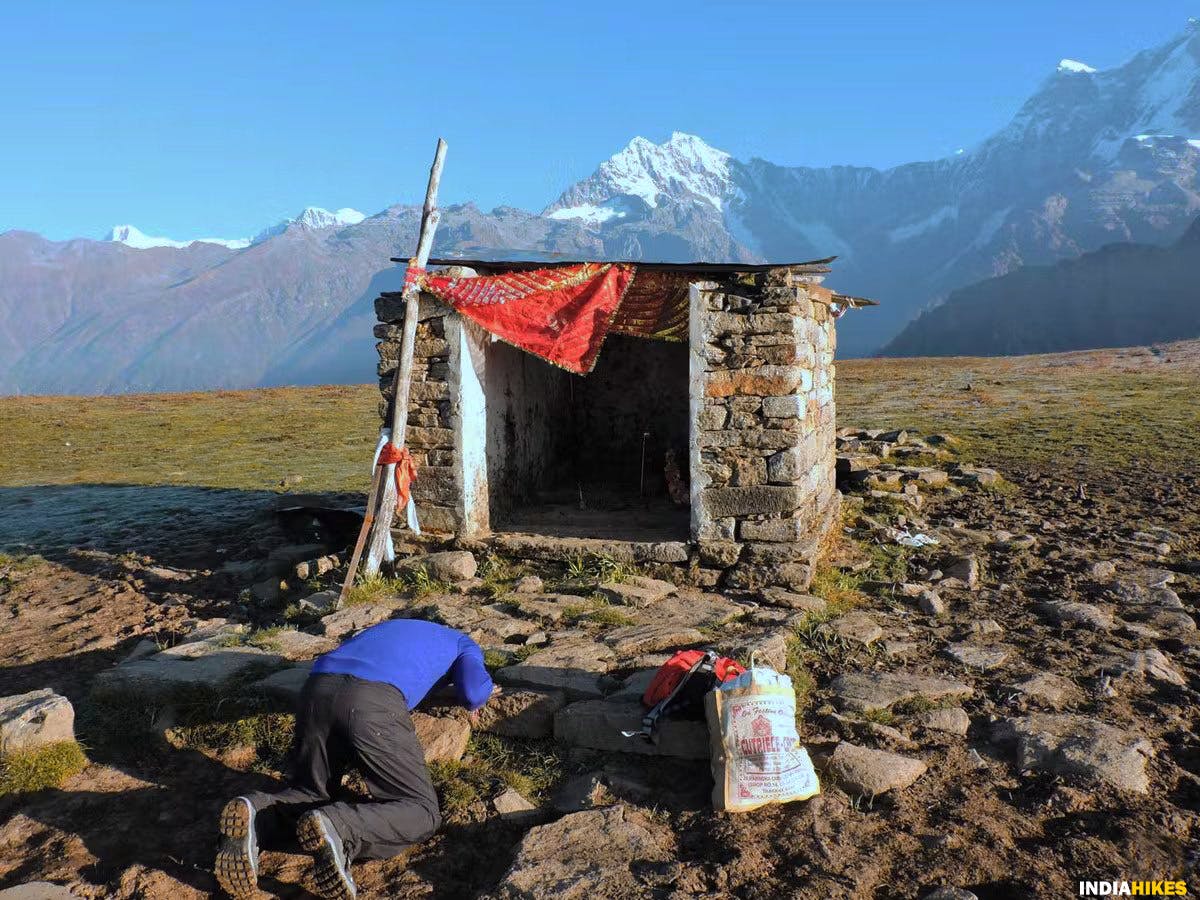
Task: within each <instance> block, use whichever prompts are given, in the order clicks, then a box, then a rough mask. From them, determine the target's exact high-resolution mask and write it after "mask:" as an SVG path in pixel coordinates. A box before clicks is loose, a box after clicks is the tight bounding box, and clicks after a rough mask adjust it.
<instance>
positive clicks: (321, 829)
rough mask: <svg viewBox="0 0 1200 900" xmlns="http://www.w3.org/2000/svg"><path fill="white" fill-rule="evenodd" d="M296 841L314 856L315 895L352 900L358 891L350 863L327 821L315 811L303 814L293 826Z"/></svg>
mask: <svg viewBox="0 0 1200 900" xmlns="http://www.w3.org/2000/svg"><path fill="white" fill-rule="evenodd" d="M296 838H297V839H298V840H299V841H300V846H301V847H303V848H304V849H305V850H307V851H308V852H309V853H311V854H312V855H313V862H314V866H313V877H314V878H315V880H316V882H317V893H318V894H320V895H321V896H322V897H330V898H333V900H354V898H355V897H357V896H358V889H357V888H356V887H355V886H354V879H353V878H351V877H350V860H348V859H347V858H346V848H345V846H344V845H343V844H342V839H341V838H340V837H339V836H338V833H337V829H336V828H334V827H333V823H332V822H330V821H329V818H328V817H327V816H326V815H325V814H324V813H323V812H321V811H320V810H317V809H314V810H312V811H311V812H306V813H305V814H304V815H303V816H301V817H300V821H299V822H298V823H297V824H296Z"/></svg>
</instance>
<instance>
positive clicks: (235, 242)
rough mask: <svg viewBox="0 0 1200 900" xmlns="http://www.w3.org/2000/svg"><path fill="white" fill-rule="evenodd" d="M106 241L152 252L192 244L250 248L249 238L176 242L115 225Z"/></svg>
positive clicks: (134, 228) (133, 228)
mask: <svg viewBox="0 0 1200 900" xmlns="http://www.w3.org/2000/svg"><path fill="white" fill-rule="evenodd" d="M104 240H106V241H111V242H113V243H116V244H124V245H125V246H126V247H132V248H133V249H134V250H150V249H152V248H154V247H174V248H176V249H180V248H183V247H190V246H191V245H192V244H218V245H220V246H222V247H228V248H229V249H230V250H241V249H242V248H243V247H249V246H250V239H249V238H195V239H193V240H190V241H176V240H173V239H171V238H168V237H154V236H153V235H149V234H146V233H145V232H144V231H142V230H141V229H140V228H138V227H137V226H136V225H114V226H113V227H112V229H111V230H110V231H109V232H108V234H107V235H105V236H104Z"/></svg>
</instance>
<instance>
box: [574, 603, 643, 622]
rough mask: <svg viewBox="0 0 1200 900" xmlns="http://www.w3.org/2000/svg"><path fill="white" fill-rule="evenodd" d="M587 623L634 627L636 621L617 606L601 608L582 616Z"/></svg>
mask: <svg viewBox="0 0 1200 900" xmlns="http://www.w3.org/2000/svg"><path fill="white" fill-rule="evenodd" d="M584 618H585V619H587V620H588V621H589V622H596V623H598V624H600V625H635V624H637V620H636V619H635V618H634V617H633V616H631V615H629V613H627V612H625V611H624V610H622V609H621V608H620V607H618V606H601V607H599V608H598V609H594V610H592V611H591V612H589V613H586V614H585V615H584Z"/></svg>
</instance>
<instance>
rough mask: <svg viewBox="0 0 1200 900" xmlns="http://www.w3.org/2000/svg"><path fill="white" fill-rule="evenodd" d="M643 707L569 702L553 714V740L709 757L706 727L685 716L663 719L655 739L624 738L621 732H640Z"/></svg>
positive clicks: (616, 749) (620, 750)
mask: <svg viewBox="0 0 1200 900" xmlns="http://www.w3.org/2000/svg"><path fill="white" fill-rule="evenodd" d="M644 713H645V710H644V709H643V708H642V704H641V703H638V702H636V701H618V702H613V701H610V700H585V701H583V702H582V703H571V704H569V705H567V706H565V707H563V708H562V709H561V710H559V711H558V712H557V713H555V715H554V739H555V740H556V741H558V742H559V743H560V744H566V745H568V746H570V747H588V748H590V749H592V750H606V751H610V752H616V753H637V754H640V755H644V756H676V757H680V758H683V759H708V755H709V747H708V726H707V725H706V724H705V723H704V722H697V721H689V720H686V719H670V718H667V719H663V720H661V721H660V723H659V727H658V730H657V732H656V733H655V735H656V738H657V740H656V742H654V743H651V742H649V741H646V740H644V739H642V738H640V737H630V738H627V737H625V736H624V735H622V734H621V732H623V731H639V730H640V729H641V727H642V716H643V715H644Z"/></svg>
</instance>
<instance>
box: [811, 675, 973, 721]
mask: <svg viewBox="0 0 1200 900" xmlns="http://www.w3.org/2000/svg"><path fill="white" fill-rule="evenodd" d="M830 686H831V687H832V688H833V692H834V697H835V699H836V700H837V703H838V706H840V707H841V708H842V709H848V710H854V711H857V712H871V711H873V710H879V709H887V708H889V707H891V706H893V705H894V704H896V703H900V702H901V701H906V700H917V699H924V700H931V701H938V700H943V699H956V700H957V699H960V698H963V697H970V696H971V695H972V694H973V693H975V691H974V689H973V688H972V687H971V686H970V685H966V684H963V683H962V682H961V681H954V680H952V679H949V678H937V677H934V676H931V675H919V674H917V673H915V672H849V673H846V674H844V675H839V676H838V677H837V678H835V679H833V683H832V684H831V685H830Z"/></svg>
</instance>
